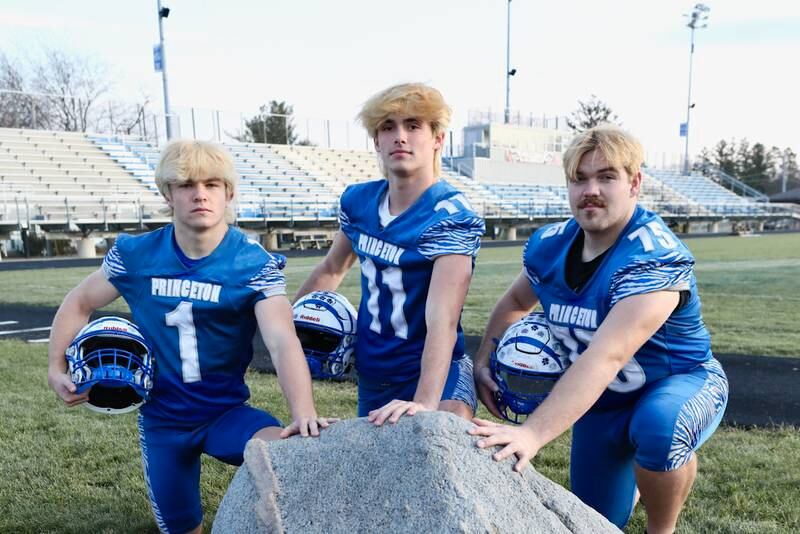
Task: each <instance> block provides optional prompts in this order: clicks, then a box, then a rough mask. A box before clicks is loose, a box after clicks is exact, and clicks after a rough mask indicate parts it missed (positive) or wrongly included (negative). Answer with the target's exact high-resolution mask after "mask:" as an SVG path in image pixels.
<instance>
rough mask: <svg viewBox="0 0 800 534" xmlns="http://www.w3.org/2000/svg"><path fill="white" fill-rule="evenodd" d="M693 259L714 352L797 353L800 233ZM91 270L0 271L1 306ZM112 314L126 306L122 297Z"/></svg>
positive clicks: (497, 260) (720, 248)
mask: <svg viewBox="0 0 800 534" xmlns="http://www.w3.org/2000/svg"><path fill="white" fill-rule="evenodd" d="M686 242H687V244H688V245H689V247H690V248H691V249H692V252H693V253H694V254H695V255H696V256H697V268H696V274H697V279H698V286H699V288H700V295H701V299H702V301H703V315H704V318H705V321H706V324H707V325H708V328H709V330H710V331H711V333H712V335H713V337H712V340H713V348H714V350H715V351H717V352H720V353H739V354H755V355H771V356H800V349H798V347H800V329H798V328H797V327H796V325H795V322H794V320H793V318H795V317H797V309H798V308H800V294H798V292H797V290H796V284H797V280H798V279H800V234H775V235H766V236H756V237H733V236H731V237H718V238H696V239H689V240H687V241H686ZM521 253H522V249H521V247H519V246H514V247H502V248H488V247H484V248H483V249H482V250H481V252H480V255H479V257H478V262H477V266H476V269H475V276H474V277H473V281H472V285H471V287H470V292H469V295H468V297H467V301H466V303H465V305H464V315H463V321H462V323H463V326H464V330H465V331H466V332H467V334H473V335H481V334H482V333H483V327H484V325H485V324H486V320H487V318H488V316H489V313H490V312H491V309H492V306H493V305H494V303H495V302H496V301H497V299H498V298H499V297H500V295H501V294H502V293H503V291H504V290H505V288H506V287H507V286H508V284H509V283H510V281H511V280H513V278H514V277H515V276H516V275H517V274H518V273H519V271H520V269H521V267H522V264H521ZM317 262H319V258H318V257H310V258H309V257H306V258H290V260H289V263H288V266H287V268H286V270H285V272H286V279H287V285H288V289H289V294H290V295H293V294H294V292H295V291H296V290H297V288H298V287H299V285H300V284H301V283H302V282H303V280H304V279H305V277H306V276H307V275H308V273H309V272H310V271H311V269H312V268H313V267H314V265H316V264H317ZM91 271H92V269H90V268H73V269H41V270H34V271H7V272H0V283H1V284H2V287H3V288H4V289H5V290H4V292H3V293H2V294H0V304H14V303H23V304H28V305H44V306H58V304H59V303H60V301H61V299H62V298H63V295H65V294H66V293H67V291H69V290H70V289H71V288H72V287H74V286H75V285H76V284H77V283H78V282H80V280H81V279H82V278H83V277H85V276H86V275H87V274H89V273H90V272H91ZM340 290H341V292H342V293H343V294H344V295H345V296H347V297H348V298H350V299H351V300H352V301H353V302H358V297H359V295H360V289H359V286H358V270H357V268H356V269H353V270H352V271H350V273H349V274H348V276H347V278H346V279H345V281H344V283H343V285H342V287H341V289H340ZM108 309H109V310H112V311H120V310H125V309H127V308H126V306H125V303H124V302H122V301H121V300H119V301H117V302H115V303H113V304H112V305H111V306H110V307H109V308H108Z"/></svg>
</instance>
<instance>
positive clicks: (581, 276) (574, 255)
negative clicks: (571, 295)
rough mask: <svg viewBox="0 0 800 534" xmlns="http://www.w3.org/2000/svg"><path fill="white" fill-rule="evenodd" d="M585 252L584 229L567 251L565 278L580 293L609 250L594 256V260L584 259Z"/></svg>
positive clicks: (572, 288)
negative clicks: (582, 255)
mask: <svg viewBox="0 0 800 534" xmlns="http://www.w3.org/2000/svg"><path fill="white" fill-rule="evenodd" d="M582 253H583V231H579V232H578V235H577V236H575V241H573V242H572V246H571V247H570V248H569V252H568V253H567V265H566V271H565V273H564V274H565V279H566V281H567V285H568V286H569V288H570V289H571V290H573V291H574V292H575V293H579V292H580V290H581V289H583V286H585V285H586V282H588V281H589V279H590V278H591V277H592V275H593V274H594V272H595V271H596V270H597V268H598V267H600V264H601V263H602V262H603V258H605V257H606V254H608V250H606V251H605V252H603V253H602V254H600V255H599V256H597V257H596V258H594V259H593V260H589V261H583V260H582V259H581V254H582Z"/></svg>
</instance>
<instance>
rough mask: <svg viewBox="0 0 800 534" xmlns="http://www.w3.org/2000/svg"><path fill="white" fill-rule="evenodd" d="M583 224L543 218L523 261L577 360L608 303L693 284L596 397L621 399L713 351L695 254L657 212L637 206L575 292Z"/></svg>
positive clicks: (608, 401)
mask: <svg viewBox="0 0 800 534" xmlns="http://www.w3.org/2000/svg"><path fill="white" fill-rule="evenodd" d="M579 231H580V227H579V226H578V223H577V222H575V220H574V219H569V220H568V221H566V222H562V223H556V224H551V225H548V226H544V227H543V228H540V229H539V230H538V231H536V232H535V233H534V234H533V235H532V236H531V237H530V239H529V240H528V242H527V243H526V245H525V250H524V252H523V264H524V267H525V272H526V274H527V276H528V279H529V281H530V283H531V286H532V287H533V290H534V291H535V292H536V294H537V296H538V297H539V300H540V301H541V303H542V307H543V308H544V313H545V315H546V317H547V320H548V322H549V324H550V326H551V329H552V331H553V333H554V335H555V336H556V337H558V338H559V339H560V340H561V342H562V343H563V344H564V345H565V346H566V347H567V348H568V349H569V350H570V352H571V353H570V359H571V360H572V361H575V359H577V358H578V357H579V356H580V354H581V353H582V352H583V351H584V350H586V347H587V346H588V345H589V343H590V342H591V341H592V336H593V335H594V333H595V332H596V331H597V328H598V327H599V326H600V324H602V322H603V320H605V318H606V315H608V313H609V311H610V310H611V308H612V307H613V306H614V304H616V303H617V302H619V301H620V300H622V299H624V298H625V297H629V296H631V295H639V294H644V293H650V292H654V291H662V290H671V291H683V290H687V291H689V298H688V299H687V301H686V302H685V303H684V305H683V306H681V307H680V308H678V309H677V310H675V311H674V312H673V313H672V315H670V317H669V318H668V319H667V321H666V322H665V323H664V324H663V325H662V326H661V328H659V329H658V331H657V332H656V333H655V334H654V335H653V336H652V337H651V338H650V339H649V340H648V341H647V342H646V343H645V344H644V345H643V346H642V347H641V348H640V349H639V350H638V351H637V352H636V354H635V355H634V357H633V358H632V359H631V360H630V361H629V362H628V363H627V364H626V365H625V367H624V368H623V369H622V370H621V371H620V373H619V374H618V375H617V378H616V379H615V380H614V381H613V382H611V384H610V385H609V386H608V389H607V390H606V391H605V392H604V393H603V395H602V396H601V397H600V399H599V400H598V404H597V406H616V405H620V404H624V403H627V402H630V401H631V400H633V399H635V398H636V397H637V396H638V394H637V391H638V390H639V389H640V388H641V387H642V386H644V385H645V384H648V383H650V382H653V381H655V380H659V379H660V378H664V377H665V376H669V375H672V374H677V373H684V372H687V371H689V370H691V369H693V368H695V367H696V366H697V365H699V364H701V363H703V362H705V361H707V360H709V359H710V358H711V336H710V335H709V333H708V330H706V327H705V324H704V323H703V318H702V315H701V313H700V298H699V296H698V292H697V282H696V280H695V277H694V272H693V266H694V258H693V256H692V254H691V252H690V251H689V249H688V248H687V247H686V245H684V244H683V243H681V241H680V240H679V239H678V238H677V237H675V235H674V234H673V233H672V232H671V231H670V230H669V228H667V226H666V224H664V221H663V220H662V219H661V218H660V217H659V216H658V215H656V214H655V213H652V212H650V211H647V210H645V209H643V208H641V207H640V206H637V207H636V210H635V212H634V214H633V216H632V217H631V220H630V221H628V224H627V225H626V227H625V229H624V230H623V231H622V233H621V234H620V236H619V238H618V239H617V241H616V243H614V244H613V245H612V246H611V248H610V249H609V250H608V252H607V254H606V256H605V257H604V258H603V260H602V261H601V263H600V265H599V266H598V268H597V270H596V271H595V273H594V274H593V275H592V277H591V278H590V279H589V281H588V282H587V283H586V285H585V286H584V287H583V288H581V289H580V291H578V292H577V293H576V292H574V291H573V290H572V289H571V288H570V287H569V286H568V285H567V284H566V281H565V270H566V269H565V267H566V265H565V264H566V260H567V255H568V251H569V249H570V246H571V245H572V243H573V241H574V239H575V237H576V236H577V235H578V232H579Z"/></svg>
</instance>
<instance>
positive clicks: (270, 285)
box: [247, 254, 286, 297]
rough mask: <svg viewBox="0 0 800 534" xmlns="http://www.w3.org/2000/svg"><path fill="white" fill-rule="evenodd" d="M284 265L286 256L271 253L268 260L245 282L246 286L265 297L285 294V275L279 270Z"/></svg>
mask: <svg viewBox="0 0 800 534" xmlns="http://www.w3.org/2000/svg"><path fill="white" fill-rule="evenodd" d="M285 266H286V258H285V257H283V256H281V255H279V254H274V255H273V254H271V255H270V257H269V260H268V261H267V262H266V263H265V264H264V266H263V267H262V268H261V270H259V271H258V272H257V273H256V274H255V275H254V276H253V277H252V278H251V279H250V281H249V282H248V283H247V287H248V288H249V289H252V290H253V291H256V292H259V293H261V294H263V295H264V296H265V297H272V296H274V295H285V294H286V277H285V276H284V274H283V273H282V272H281V270H282V269H283V268H284V267H285Z"/></svg>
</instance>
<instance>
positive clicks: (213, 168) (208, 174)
mask: <svg viewBox="0 0 800 534" xmlns="http://www.w3.org/2000/svg"><path fill="white" fill-rule="evenodd" d="M204 178H219V179H220V180H222V181H223V182H224V183H225V191H226V193H228V194H229V195H230V196H231V198H233V197H234V196H235V195H236V183H237V182H238V180H239V176H238V175H237V174H236V166H235V164H234V163H233V158H232V157H231V155H230V153H229V152H228V151H227V150H226V149H225V148H224V147H223V146H222V145H218V144H217V143H212V142H209V141H196V140H193V139H175V140H173V141H170V142H169V143H167V146H165V147H164V150H162V151H161V157H160V158H159V160H158V166H157V167H156V186H157V187H158V190H159V191H160V192H161V195H162V196H163V197H164V198H166V199H169V198H170V190H169V188H170V186H171V185H172V184H183V183H186V182H191V181H193V180H201V179H204ZM166 213H167V214H168V215H170V216H172V208H168V209H167V210H166ZM225 220H226V222H228V223H232V222H233V221H234V213H233V210H232V209H231V207H230V206H228V207H227V208H226V209H225Z"/></svg>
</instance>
